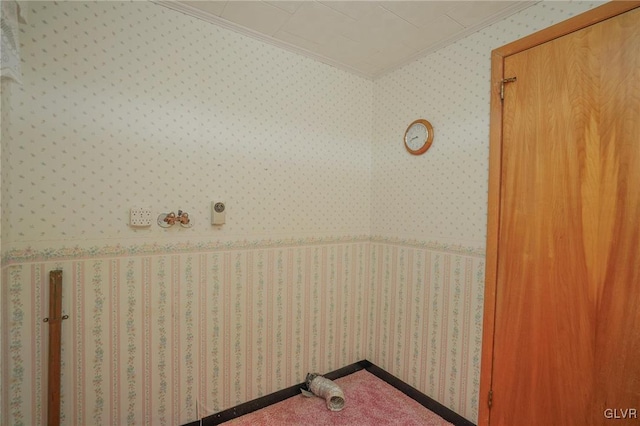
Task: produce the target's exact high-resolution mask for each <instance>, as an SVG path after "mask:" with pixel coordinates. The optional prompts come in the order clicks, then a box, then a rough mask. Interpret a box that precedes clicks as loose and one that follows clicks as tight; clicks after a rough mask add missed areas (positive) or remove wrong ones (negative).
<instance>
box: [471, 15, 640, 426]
mask: <svg viewBox="0 0 640 426" xmlns="http://www.w3.org/2000/svg"><path fill="white" fill-rule="evenodd" d="M503 66H504V69H503V70H504V77H515V78H516V81H514V82H513V83H507V84H506V85H505V87H504V104H503V109H502V129H501V130H502V138H501V139H502V141H501V146H500V162H501V163H500V171H499V176H498V178H497V180H498V182H499V183H498V185H499V195H498V200H499V203H498V206H499V212H498V219H497V235H496V252H497V262H496V269H495V310H494V311H493V314H494V315H495V316H494V318H493V321H494V322H493V324H490V325H491V326H493V333H494V334H493V342H492V344H493V347H492V359H491V361H492V363H491V368H492V374H491V379H490V385H489V387H490V389H491V392H492V396H491V401H490V403H491V409H490V411H489V413H488V419H489V421H490V423H491V424H494V425H600V424H602V425H604V424H611V423H610V422H611V421H612V420H614V419H615V420H616V423H615V424H638V423H639V422H640V9H635V10H631V11H629V12H626V13H624V14H621V15H618V16H615V17H613V18H610V19H607V20H604V21H602V22H598V23H596V24H594V25H590V26H587V27H585V28H583V29H581V30H579V31H575V32H572V33H571V34H568V35H565V36H563V37H559V38H556V39H554V40H552V41H549V42H546V43H543V44H540V45H538V46H536V47H533V48H530V49H527V50H524V51H522V52H520V53H517V54H513V55H510V56H508V57H505V58H504V63H503ZM488 250H489V248H488ZM485 318H486V317H485ZM486 337H487V334H486V333H485V338H486ZM486 347H487V346H486V345H485V348H486ZM484 365H486V364H484ZM483 375H484V372H483ZM483 380H486V378H483ZM487 402H489V401H487ZM482 409H483V407H481V411H482ZM480 420H481V421H480V422H479V423H480V424H482V423H483V417H482V415H481V419H480Z"/></svg>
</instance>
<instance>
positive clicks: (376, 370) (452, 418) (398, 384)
mask: <svg viewBox="0 0 640 426" xmlns="http://www.w3.org/2000/svg"><path fill="white" fill-rule="evenodd" d="M366 370H367V371H368V372H369V373H371V374H373V375H374V376H376V377H378V378H379V379H381V380H384V381H385V382H387V383H389V384H390V385H391V386H393V387H394V388H396V389H398V390H399V391H400V392H402V393H404V394H405V395H407V396H408V397H409V398H411V399H414V400H415V401H417V402H418V403H420V405H422V406H423V407H425V408H427V409H429V410H431V411H433V412H434V413H436V414H437V415H439V416H440V417H442V418H443V419H445V420H446V421H448V422H450V423H453V424H454V425H455V426H475V424H474V423H473V422H470V421H469V420H467V419H465V418H464V417H462V416H461V415H460V414H458V413H456V412H455V411H453V410H451V409H449V408H447V407H445V406H444V405H442V404H440V403H439V402H438V401H436V400H435V399H433V398H431V397H429V396H427V395H425V394H424V393H422V392H420V391H419V390H418V389H416V388H414V387H413V386H411V385H409V384H407V383H405V382H403V381H402V380H400V379H399V378H397V377H396V376H394V375H393V374H391V373H388V372H387V371H385V370H383V369H382V368H380V367H378V366H377V365H374V364H371V366H370V367H368V368H367V369H366Z"/></svg>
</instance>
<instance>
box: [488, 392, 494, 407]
mask: <svg viewBox="0 0 640 426" xmlns="http://www.w3.org/2000/svg"><path fill="white" fill-rule="evenodd" d="M487 405H488V406H489V408H491V406H492V405H493V390H490V391H489V398H487Z"/></svg>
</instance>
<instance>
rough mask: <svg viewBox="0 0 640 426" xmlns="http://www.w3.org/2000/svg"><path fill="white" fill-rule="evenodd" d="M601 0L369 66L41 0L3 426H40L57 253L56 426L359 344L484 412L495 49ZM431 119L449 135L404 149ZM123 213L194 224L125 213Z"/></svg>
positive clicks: (240, 385) (292, 369)
mask: <svg viewBox="0 0 640 426" xmlns="http://www.w3.org/2000/svg"><path fill="white" fill-rule="evenodd" d="M595 4H596V3H591V2H549V3H547V2H541V3H538V4H536V5H534V6H532V7H530V8H528V9H526V10H525V11H523V12H520V13H518V14H516V15H513V16H512V17H510V18H507V19H505V20H503V21H501V22H499V23H496V24H494V25H493V26H492V27H489V28H487V29H485V30H482V31H480V32H478V33H476V34H474V35H471V36H469V37H467V38H465V39H463V40H461V41H459V42H457V43H455V44H453V45H451V46H449V47H446V48H444V49H441V50H440V51H438V52H435V53H434V54H432V55H429V56H428V57H425V58H422V59H420V60H417V61H415V62H414V63H411V64H408V65H406V66H405V67H403V68H401V69H399V70H397V71H395V72H392V73H391V74H388V75H386V76H384V77H382V78H380V79H378V80H376V81H368V80H365V79H362V78H360V77H357V76H353V75H350V74H347V73H346V72H344V71H340V70H337V69H334V68H331V67H329V66H327V65H324V64H321V63H319V62H316V61H314V60H311V59H308V58H304V57H302V56H298V55H296V54H293V53H290V52H286V51H283V50H280V49H278V48H276V47H273V46H268V45H265V44H263V43H262V42H259V41H256V40H252V39H249V38H247V37H245V36H242V35H239V34H236V33H234V32H232V31H229V30H226V29H222V28H217V27H216V26H214V25H212V24H209V23H205V22H202V21H199V20H198V19H195V18H192V17H189V16H186V15H183V14H181V13H178V12H175V11H172V10H169V9H167V8H164V7H162V6H159V5H157V4H153V3H150V2H57V3H52V2H28V3H26V5H27V7H28V11H27V12H28V17H29V18H28V21H27V23H26V24H21V26H20V40H21V52H22V57H23V58H22V60H23V63H22V71H23V82H22V85H12V86H11V88H10V91H9V90H5V86H4V85H3V91H2V100H3V103H2V118H3V123H2V140H1V145H2V156H1V161H2V170H1V174H2V180H1V184H2V188H1V189H2V191H1V193H2V197H1V203H2V227H1V239H0V242H1V243H2V275H1V278H2V286H1V289H0V301H1V302H2V313H1V315H0V317H1V322H0V326H1V327H2V331H3V332H2V334H1V337H0V362H1V363H2V368H1V371H0V374H1V380H0V383H2V385H1V388H0V413H1V414H0V423H2V424H11V425H39V424H44V423H45V421H46V396H47V392H46V372H47V364H46V360H47V351H48V349H47V345H48V336H47V331H48V328H47V325H46V324H45V323H43V322H42V318H44V317H46V316H47V312H46V311H47V306H48V305H47V304H48V300H49V299H48V285H47V284H48V271H50V270H52V269H58V268H60V269H62V270H63V271H64V283H63V287H64V294H63V311H64V313H66V314H68V315H69V319H68V320H66V321H65V322H64V323H63V338H62V342H63V348H62V351H63V357H62V358H63V365H62V383H63V386H62V390H61V391H62V424H65V425H100V424H154V425H155V424H158V425H169V424H171V425H175V424H184V423H187V422H190V421H193V420H196V419H197V418H200V417H203V416H206V415H209V414H211V413H214V412H217V411H219V410H223V409H225V408H229V407H231V406H234V405H237V404H239V403H241V402H245V401H248V400H251V399H254V398H256V397H259V396H262V395H265V394H268V393H270V392H274V391H276V390H279V389H282V388H284V387H287V386H291V385H293V384H296V383H300V382H302V381H303V380H304V375H306V373H307V372H308V371H319V372H326V371H331V370H335V369H337V368H340V367H342V366H344V365H348V364H350V363H353V362H355V361H358V360H361V359H364V358H366V359H369V360H371V361H372V362H374V363H375V364H377V365H379V366H380V367H382V368H384V369H386V370H387V371H389V372H391V373H392V374H395V375H397V376H398V377H400V378H401V379H402V380H404V381H406V382H407V383H409V384H411V385H412V386H414V387H416V388H418V389H419V390H421V391H422V392H424V393H427V394H428V395H430V396H431V397H433V398H434V399H436V400H438V401H440V402H441V403H443V404H445V405H447V406H448V407H450V408H452V409H453V410H455V411H456V412H458V413H460V414H461V415H463V416H464V417H466V418H468V419H470V420H472V421H475V420H476V418H477V410H478V394H477V393H478V386H479V377H480V371H479V359H480V348H481V341H480V339H481V334H482V333H481V331H482V315H481V313H482V302H483V301H482V297H483V280H484V237H485V231H484V222H485V220H486V207H485V203H486V201H485V200H486V171H487V167H488V165H487V157H488V126H489V124H488V108H489V106H488V105H489V104H488V102H489V101H488V99H489V93H488V90H489V54H490V51H491V49H493V48H495V47H498V46H500V45H502V44H505V43H507V42H510V41H513V40H515V39H517V38H520V37H522V36H524V35H526V34H529V33H531V32H533V31H535V30H536V29H539V28H543V27H545V26H548V25H551V24H553V23H555V22H558V21H560V20H563V19H566V18H568V17H570V16H572V15H574V14H577V13H580V12H581V11H583V10H586V9H588V8H591V7H593V6H594V5H595ZM9 92H10V93H9ZM7 98H10V102H7ZM419 117H423V118H427V119H429V120H430V121H431V122H432V124H433V125H434V128H435V132H436V133H435V134H436V139H435V141H434V144H433V146H432V148H431V150H430V151H429V152H428V153H427V154H425V155H423V156H420V157H413V156H410V155H408V154H407V153H406V152H404V148H403V146H402V141H401V136H402V134H403V133H404V130H405V129H406V126H407V125H408V124H409V123H410V122H411V121H413V120H415V119H416V118H419ZM220 200H222V201H225V202H226V203H227V209H228V210H227V223H226V224H225V225H223V226H222V227H214V226H212V225H210V224H209V223H210V216H209V215H210V203H211V201H220ZM131 207H147V208H150V209H151V210H152V211H153V213H154V216H155V215H156V214H160V213H163V212H168V211H172V210H173V211H177V210H178V209H181V210H184V211H187V212H188V213H189V214H190V216H191V217H192V218H193V221H194V226H193V227H192V228H181V227H173V228H169V229H163V228H160V227H158V226H155V225H154V226H151V227H149V228H132V227H130V226H129V225H128V218H129V208H131Z"/></svg>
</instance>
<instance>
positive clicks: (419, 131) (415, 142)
mask: <svg viewBox="0 0 640 426" xmlns="http://www.w3.org/2000/svg"><path fill="white" fill-rule="evenodd" d="M428 137H429V130H427V126H425V125H424V124H422V123H414V124H413V125H412V126H411V127H409V130H408V131H407V136H406V137H405V142H406V143H407V146H408V147H409V149H410V150H412V151H417V150H419V149H420V148H422V145H424V143H425V142H426V141H427V138H428Z"/></svg>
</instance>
